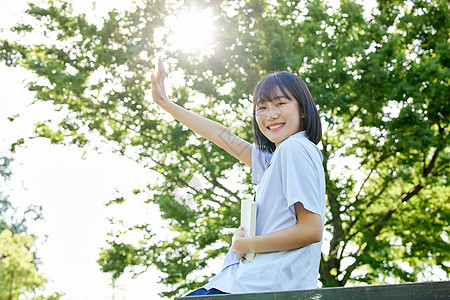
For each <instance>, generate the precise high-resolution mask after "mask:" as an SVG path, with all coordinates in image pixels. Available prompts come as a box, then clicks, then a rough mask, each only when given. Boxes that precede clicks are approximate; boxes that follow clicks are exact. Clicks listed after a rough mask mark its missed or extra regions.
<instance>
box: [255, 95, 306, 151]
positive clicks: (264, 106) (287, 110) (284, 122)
mask: <svg viewBox="0 0 450 300" xmlns="http://www.w3.org/2000/svg"><path fill="white" fill-rule="evenodd" d="M289 98H290V97H289ZM289 98H288V97H287V96H285V95H283V93H282V92H281V90H280V89H278V92H276V93H275V96H274V97H273V99H272V100H267V101H264V102H262V101H260V102H259V103H257V104H256V107H255V119H256V122H257V124H258V127H259V130H260V131H261V133H262V134H264V136H265V137H266V138H267V139H269V140H270V141H271V142H272V143H274V144H275V146H278V145H279V144H280V143H281V142H283V141H284V140H286V139H287V138H288V137H290V136H291V135H293V134H295V133H297V132H299V131H300V130H301V119H300V108H299V105H298V102H297V101H296V100H295V99H293V100H291V99H289Z"/></svg>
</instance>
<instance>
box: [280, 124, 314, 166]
mask: <svg viewBox="0 0 450 300" xmlns="http://www.w3.org/2000/svg"><path fill="white" fill-rule="evenodd" d="M276 152H278V153H277V155H276V156H277V157H278V159H280V160H282V161H284V162H291V163H299V162H301V161H304V159H308V160H311V161H312V162H313V163H314V164H316V163H320V164H321V163H322V153H321V152H320V150H319V148H318V147H317V145H316V144H314V143H313V142H311V141H310V140H309V139H308V138H307V137H306V136H305V135H304V134H302V132H299V133H297V134H295V135H292V136H291V137H289V138H288V139H286V140H285V141H283V142H282V143H281V144H280V145H278V147H277V150H276Z"/></svg>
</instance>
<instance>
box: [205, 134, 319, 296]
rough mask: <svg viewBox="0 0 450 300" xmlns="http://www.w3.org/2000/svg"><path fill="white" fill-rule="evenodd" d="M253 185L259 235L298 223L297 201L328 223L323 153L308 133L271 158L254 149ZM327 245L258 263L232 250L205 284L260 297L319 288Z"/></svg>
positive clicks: (262, 256)
mask: <svg viewBox="0 0 450 300" xmlns="http://www.w3.org/2000/svg"><path fill="white" fill-rule="evenodd" d="M252 182H253V183H256V184H259V186H258V189H257V192H256V202H257V207H258V209H257V217H256V235H263V234H268V233H272V232H275V231H279V230H282V229H285V228H288V227H291V226H293V225H295V224H297V219H296V215H295V209H294V203H296V202H301V203H302V204H303V206H304V207H305V209H307V210H309V211H311V212H313V213H316V214H318V215H319V216H320V217H321V218H322V229H323V224H324V222H325V175H324V171H323V166H322V154H321V152H320V150H319V148H318V147H317V146H316V145H315V144H314V143H312V142H311V141H310V140H309V139H308V138H307V137H306V134H305V132H304V131H302V132H298V133H296V134H293V135H292V136H290V137H289V138H288V139H286V140H285V141H283V142H282V143H281V144H280V145H278V147H277V148H276V150H275V152H274V153H273V155H272V154H270V153H267V152H262V151H260V150H258V148H256V147H253V148H252ZM321 246H322V242H319V243H314V244H310V245H308V246H305V247H302V248H299V249H294V250H289V251H279V252H270V253H257V254H256V256H255V258H254V259H253V261H251V262H249V261H247V260H245V259H241V260H240V261H239V260H238V256H237V254H235V253H233V249H232V247H231V249H230V251H229V252H228V254H227V256H226V258H225V261H224V264H223V267H222V271H221V272H220V273H219V274H217V275H216V276H215V277H214V278H213V279H211V281H210V282H209V283H208V284H206V285H205V286H204V288H205V289H208V290H209V289H211V288H216V289H219V290H221V291H224V292H228V293H232V294H235V293H257V292H272V291H287V290H299V289H314V288H316V287H317V281H318V276H319V264H320V254H321Z"/></svg>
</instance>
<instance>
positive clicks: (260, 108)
mask: <svg viewBox="0 0 450 300" xmlns="http://www.w3.org/2000/svg"><path fill="white" fill-rule="evenodd" d="M263 109H266V107H265V106H260V107H258V108H257V109H256V110H263Z"/></svg>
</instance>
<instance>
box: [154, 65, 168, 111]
mask: <svg viewBox="0 0 450 300" xmlns="http://www.w3.org/2000/svg"><path fill="white" fill-rule="evenodd" d="M165 77H166V71H165V70H164V66H163V61H162V58H161V57H159V58H158V71H157V72H156V75H155V74H152V76H151V78H152V96H153V101H155V103H156V104H158V105H159V106H161V107H163V108H164V105H165V104H169V103H171V102H172V101H170V100H169V98H167V95H166V89H165V87H164V79H165Z"/></svg>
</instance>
